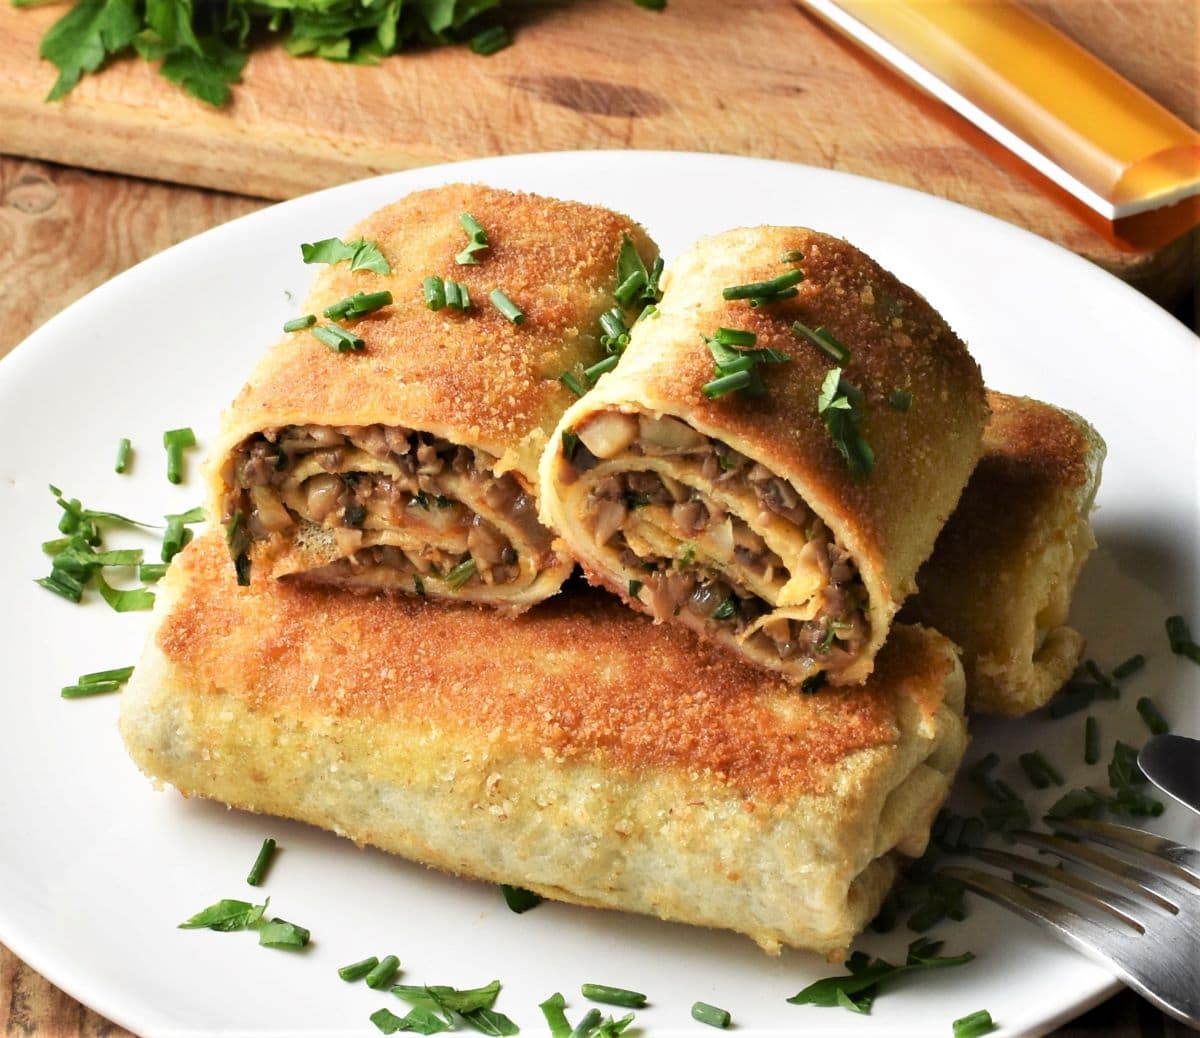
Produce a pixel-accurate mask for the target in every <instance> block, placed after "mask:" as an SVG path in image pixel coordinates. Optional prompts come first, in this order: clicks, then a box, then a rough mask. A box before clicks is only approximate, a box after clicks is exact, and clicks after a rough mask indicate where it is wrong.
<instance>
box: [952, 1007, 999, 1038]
mask: <svg viewBox="0 0 1200 1038" xmlns="http://www.w3.org/2000/svg"><path fill="white" fill-rule="evenodd" d="M951 1026H952V1027H953V1028H954V1038H980V1035H984V1034H990V1033H991V1032H992V1031H994V1030H995V1029H996V1025H995V1023H993V1022H992V1014H991V1013H989V1012H988V1011H987V1010H986V1009H980V1010H978V1011H977V1012H974V1013H968V1014H967V1015H966V1016H962V1017H959V1018H958V1019H957V1020H955V1021H954V1023H953V1024H952V1025H951Z"/></svg>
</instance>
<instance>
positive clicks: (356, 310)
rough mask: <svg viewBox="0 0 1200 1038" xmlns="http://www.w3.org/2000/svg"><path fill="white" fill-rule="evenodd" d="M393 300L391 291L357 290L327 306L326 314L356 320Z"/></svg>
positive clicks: (335, 317)
mask: <svg viewBox="0 0 1200 1038" xmlns="http://www.w3.org/2000/svg"><path fill="white" fill-rule="evenodd" d="M391 302H392V293H391V292H387V291H384V292H355V293H354V295H352V296H346V298H345V299H339V300H338V301H337V302H336V303H332V304H331V305H329V306H327V307H326V308H325V311H324V313H325V316H326V317H329V318H332V319H333V320H337V321H340V320H341V319H342V318H348V319H350V320H354V319H355V318H357V317H364V316H366V315H367V314H370V313H374V312H375V311H376V310H378V309H380V308H381V307H385V306H389V305H390V304H391Z"/></svg>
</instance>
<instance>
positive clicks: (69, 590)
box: [35, 573, 83, 603]
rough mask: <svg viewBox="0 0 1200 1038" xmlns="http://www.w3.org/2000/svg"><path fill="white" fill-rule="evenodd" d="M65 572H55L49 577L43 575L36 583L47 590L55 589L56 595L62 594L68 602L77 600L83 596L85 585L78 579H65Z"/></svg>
mask: <svg viewBox="0 0 1200 1038" xmlns="http://www.w3.org/2000/svg"><path fill="white" fill-rule="evenodd" d="M63 577H64V574H59V573H54V574H51V575H50V576H48V577H41V578H40V579H38V580H36V581H35V583H36V584H38V585H39V586H41V587H44V588H45V589H46V590H47V591H53V592H54V593H55V594H56V595H60V596H61V597H62V598H65V599H66V600H67V601H68V602H76V603H78V602H79V601H81V600H82V598H83V585H82V584H81V583H79V581H77V580H73V579H63Z"/></svg>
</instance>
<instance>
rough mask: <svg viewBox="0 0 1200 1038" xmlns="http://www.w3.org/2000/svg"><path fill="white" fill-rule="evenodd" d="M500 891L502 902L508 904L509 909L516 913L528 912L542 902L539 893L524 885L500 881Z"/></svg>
mask: <svg viewBox="0 0 1200 1038" xmlns="http://www.w3.org/2000/svg"><path fill="white" fill-rule="evenodd" d="M500 891H501V893H503V894H504V903H505V904H506V905H508V907H509V910H510V911H512V912H515V913H516V914H517V915H520V914H521V913H522V912H528V911H529V910H530V909H531V908H537V906H538V905H540V904H541V903H542V899H541V896H540V895H538V894H535V893H534V892H533V891H532V890H526V889H525V888H524V887H514V886H511V885H510V884H508V883H501V884H500Z"/></svg>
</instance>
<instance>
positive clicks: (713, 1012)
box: [692, 1002, 733, 1028]
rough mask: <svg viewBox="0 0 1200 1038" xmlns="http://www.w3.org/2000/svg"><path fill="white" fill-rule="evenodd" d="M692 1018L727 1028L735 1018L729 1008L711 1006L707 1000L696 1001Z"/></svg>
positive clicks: (693, 1005)
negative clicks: (730, 1013)
mask: <svg viewBox="0 0 1200 1038" xmlns="http://www.w3.org/2000/svg"><path fill="white" fill-rule="evenodd" d="M692 1019H693V1020H698V1021H700V1023H702V1024H708V1026H709V1027H720V1028H726V1027H728V1026H729V1022H730V1020H732V1019H733V1018H732V1017H731V1016H730V1015H729V1010H728V1009H721V1008H720V1007H719V1006H710V1005H709V1004H708V1003H707V1002H695V1003H693V1004H692Z"/></svg>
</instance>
